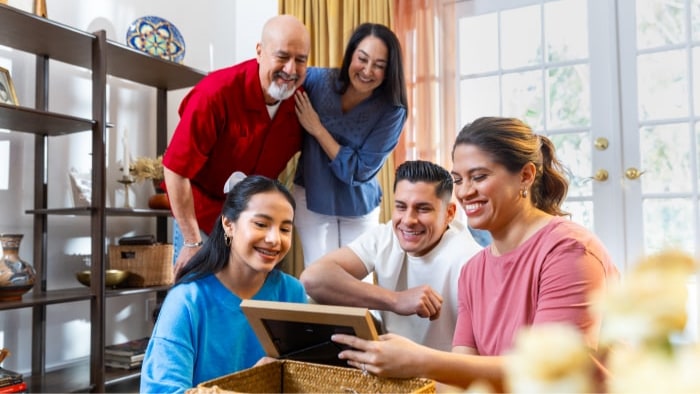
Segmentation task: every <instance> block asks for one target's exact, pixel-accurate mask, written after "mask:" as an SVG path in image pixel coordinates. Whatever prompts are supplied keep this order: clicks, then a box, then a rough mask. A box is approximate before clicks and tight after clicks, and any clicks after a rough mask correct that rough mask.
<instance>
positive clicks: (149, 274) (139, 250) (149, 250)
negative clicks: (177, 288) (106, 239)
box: [109, 244, 175, 287]
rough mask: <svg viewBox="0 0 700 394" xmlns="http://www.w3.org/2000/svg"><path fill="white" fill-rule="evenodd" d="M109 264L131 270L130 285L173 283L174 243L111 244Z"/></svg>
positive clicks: (127, 281) (128, 279)
mask: <svg viewBox="0 0 700 394" xmlns="http://www.w3.org/2000/svg"><path fill="white" fill-rule="evenodd" d="M109 266H110V268H112V269H119V270H124V271H129V277H128V278H126V282H125V284H126V285H127V286H130V287H149V286H164V285H172V284H173V280H174V279H175V278H174V274H173V245H171V244H154V245H110V246H109Z"/></svg>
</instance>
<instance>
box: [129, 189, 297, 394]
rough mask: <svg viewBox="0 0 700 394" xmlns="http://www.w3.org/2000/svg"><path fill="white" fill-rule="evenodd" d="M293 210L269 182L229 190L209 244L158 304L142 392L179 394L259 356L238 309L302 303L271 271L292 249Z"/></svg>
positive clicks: (292, 281)
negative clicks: (249, 302) (249, 304)
mask: <svg viewBox="0 0 700 394" xmlns="http://www.w3.org/2000/svg"><path fill="white" fill-rule="evenodd" d="M294 209H295V204H294V199H293V198H292V196H291V194H290V193H289V191H288V190H287V189H286V188H285V187H284V186H283V185H282V184H280V183H279V182H278V181H276V180H272V179H269V178H266V177H263V176H249V177H247V178H244V179H243V180H242V181H240V182H239V183H237V184H236V185H235V186H234V187H233V189H232V190H231V192H229V193H228V195H227V197H226V201H225V202H224V207H223V210H222V214H221V218H220V220H219V221H217V223H216V225H215V226H214V229H213V231H212V233H211V236H210V237H209V238H208V239H207V241H206V242H205V243H204V246H203V247H202V249H201V250H200V251H199V252H197V254H195V255H194V256H193V257H192V259H190V260H189V262H188V263H187V264H186V265H185V266H184V267H183V268H182V269H181V270H180V271H179V272H178V274H177V277H176V280H175V285H174V286H173V288H172V289H171V290H170V291H169V292H168V295H167V297H166V298H165V301H164V303H163V307H162V309H161V311H160V314H159V316H158V320H157V321H156V325H155V327H154V329H153V335H152V336H151V340H150V342H149V344H148V349H147V350H146V356H145V359H144V362H143V367H142V370H141V392H145V393H177V392H184V391H185V390H187V389H188V388H191V387H194V386H196V385H197V384H199V383H201V382H203V381H206V380H210V379H213V378H217V377H220V376H223V375H226V374H229V373H233V372H236V371H239V370H241V369H245V368H249V367H252V366H253V365H255V363H256V362H257V361H258V360H260V359H261V358H262V357H264V356H265V352H264V350H263V348H262V346H261V345H260V343H259V342H258V339H257V337H256V336H255V332H254V331H253V329H252V328H251V327H250V325H249V324H248V321H247V319H246V317H245V315H244V314H243V312H242V311H241V308H240V303H241V301H242V300H244V299H257V300H272V301H288V302H306V293H305V292H304V288H303V286H302V285H301V282H299V281H298V280H297V279H296V278H294V277H292V276H290V275H287V274H284V273H282V272H281V271H280V270H278V269H275V267H276V266H277V264H278V263H279V262H280V261H281V260H282V258H283V257H284V256H285V255H286V254H287V252H288V251H289V248H290V246H291V243H292V226H293V220H294Z"/></svg>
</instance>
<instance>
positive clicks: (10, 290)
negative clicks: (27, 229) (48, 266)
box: [0, 234, 36, 301]
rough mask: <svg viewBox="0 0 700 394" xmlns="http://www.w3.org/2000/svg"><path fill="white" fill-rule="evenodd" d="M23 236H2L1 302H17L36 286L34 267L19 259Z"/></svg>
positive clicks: (0, 263) (0, 266) (0, 265)
mask: <svg viewBox="0 0 700 394" xmlns="http://www.w3.org/2000/svg"><path fill="white" fill-rule="evenodd" d="M22 237H24V235H23V234H0V244H1V245H2V262H0V301H17V300H21V299H22V295H23V294H24V293H26V292H28V291H29V290H31V289H32V287H33V286H34V280H35V279H36V272H35V271H34V267H33V266H32V265H31V264H29V263H28V262H26V261H24V260H22V259H21V258H20V257H19V245H20V243H21V242H22Z"/></svg>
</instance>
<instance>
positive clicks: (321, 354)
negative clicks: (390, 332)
mask: <svg viewBox="0 0 700 394" xmlns="http://www.w3.org/2000/svg"><path fill="white" fill-rule="evenodd" d="M241 309H242V310H243V313H244V314H245V315H246V317H247V318H248V322H249V323H250V326H251V327H252V328H253V331H255V335H256V336H257V337H258V340H259V341H260V343H261V344H262V346H263V349H265V352H266V353H267V355H268V356H270V357H275V358H286V359H290V360H295V361H304V362H310V363H316V364H326V365H339V366H347V362H346V361H345V360H341V359H339V358H338V353H340V352H341V351H342V350H344V349H345V348H346V347H345V346H344V345H339V344H337V343H335V342H333V341H331V335H333V334H350V335H355V336H358V337H360V338H363V339H367V340H377V338H378V335H379V331H378V330H377V326H376V324H375V322H374V319H373V317H372V314H371V313H370V312H369V310H368V309H367V308H357V307H351V306H334V305H319V304H298V303H293V302H278V301H262V300H249V299H248V300H243V302H241Z"/></svg>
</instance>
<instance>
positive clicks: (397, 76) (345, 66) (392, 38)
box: [338, 23, 408, 108]
mask: <svg viewBox="0 0 700 394" xmlns="http://www.w3.org/2000/svg"><path fill="white" fill-rule="evenodd" d="M368 36H373V37H377V38H379V39H380V40H382V42H383V43H384V45H386V49H387V52H388V54H389V59H388V62H387V65H386V72H385V74H384V81H383V82H382V84H381V85H379V87H377V90H380V91H381V93H382V95H383V96H384V97H385V99H386V100H387V101H388V102H390V103H392V104H393V105H395V106H398V107H404V108H408V100H407V99H406V78H405V77H404V73H403V55H402V53H401V44H400V43H399V39H398V38H397V37H396V34H394V32H393V31H391V30H389V28H388V27H386V26H384V25H380V24H377V23H363V24H361V25H359V26H357V28H356V29H355V31H354V32H353V33H352V36H351V37H350V40H349V41H348V44H347V45H346V46H345V54H344V55H343V63H342V65H341V66H340V73H339V74H338V81H339V82H340V90H339V93H340V94H343V93H345V91H347V90H348V86H350V73H349V69H350V63H351V62H352V55H353V54H354V53H355V50H356V49H357V46H358V45H360V42H361V41H362V40H364V39H365V38H366V37H368Z"/></svg>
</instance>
